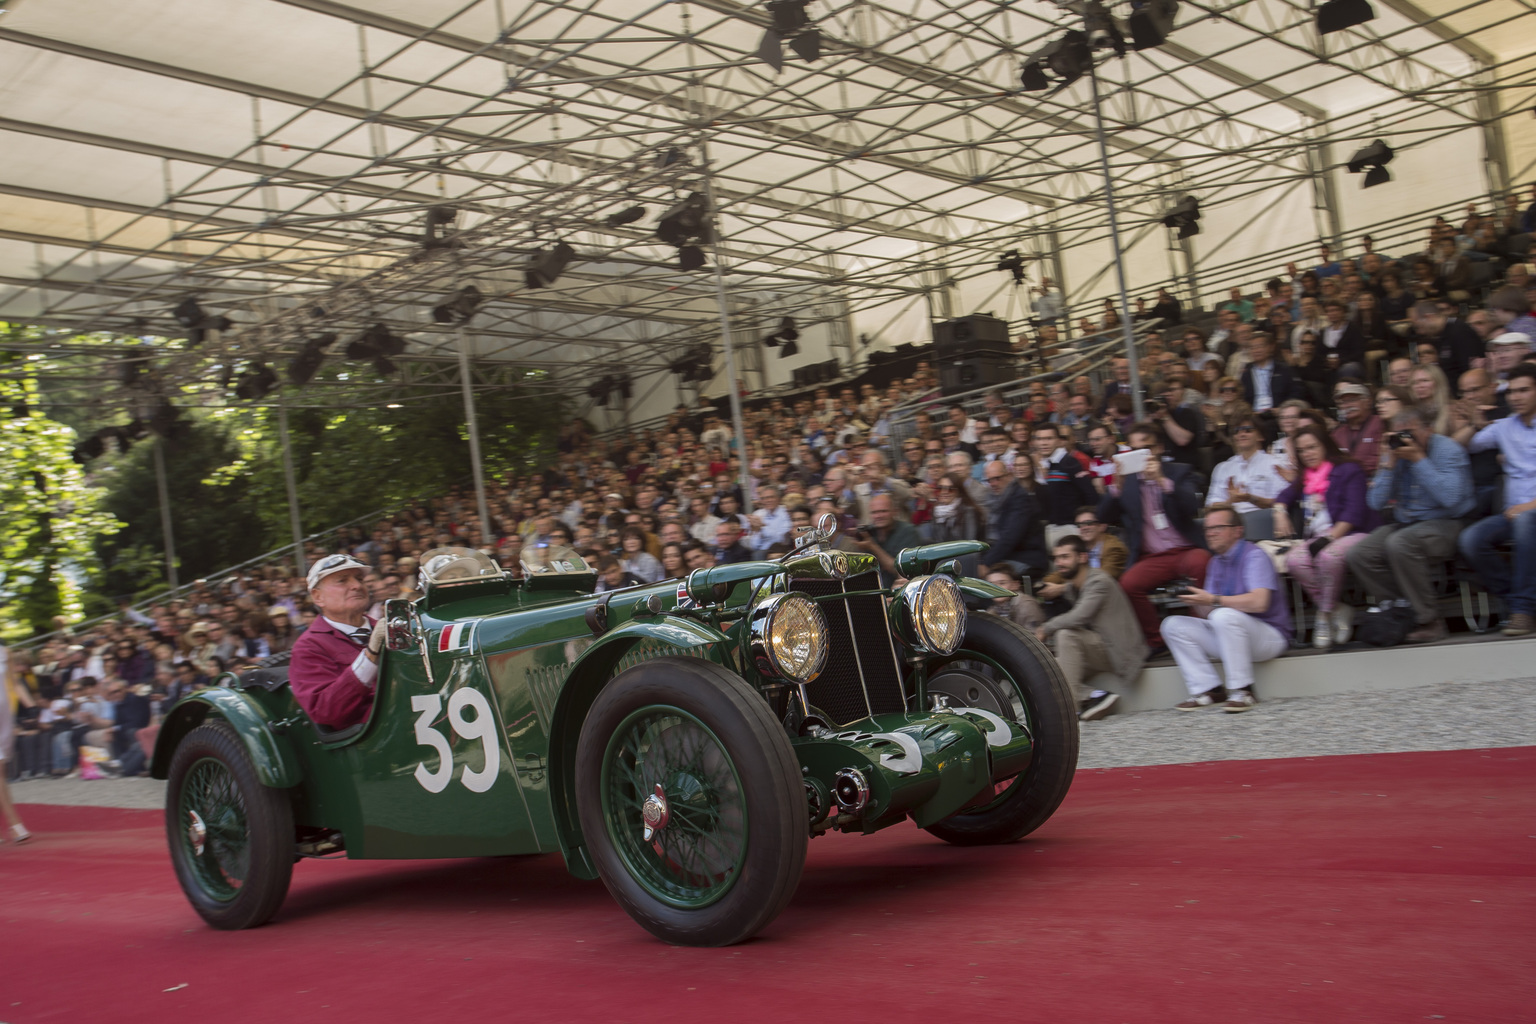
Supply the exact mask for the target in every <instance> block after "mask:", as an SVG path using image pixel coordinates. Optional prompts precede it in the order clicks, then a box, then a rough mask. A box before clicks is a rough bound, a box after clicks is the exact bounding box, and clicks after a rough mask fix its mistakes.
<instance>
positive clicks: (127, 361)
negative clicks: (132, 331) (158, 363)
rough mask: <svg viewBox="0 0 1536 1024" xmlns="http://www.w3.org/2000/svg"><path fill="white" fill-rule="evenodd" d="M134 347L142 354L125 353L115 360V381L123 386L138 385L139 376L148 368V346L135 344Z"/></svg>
mask: <svg viewBox="0 0 1536 1024" xmlns="http://www.w3.org/2000/svg"><path fill="white" fill-rule="evenodd" d="M134 348H135V349H138V350H141V351H142V352H143V353H144V354H143V355H137V354H129V355H125V356H122V357H121V358H119V359H118V361H117V382H118V383H119V384H121V385H122V386H123V387H125V388H132V387H138V385H139V383H140V378H142V377H143V376H144V374H145V372H146V371H147V370H148V369H149V346H148V345H136V346H134ZM130 351H132V350H130Z"/></svg>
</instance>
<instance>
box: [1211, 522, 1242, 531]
mask: <svg viewBox="0 0 1536 1024" xmlns="http://www.w3.org/2000/svg"><path fill="white" fill-rule="evenodd" d="M1242 528H1243V527H1242V524H1240V523H1208V524H1206V527H1205V532H1206V533H1210V532H1211V531H1212V530H1241V529H1242Z"/></svg>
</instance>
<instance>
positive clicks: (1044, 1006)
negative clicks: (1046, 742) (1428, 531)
mask: <svg viewBox="0 0 1536 1024" xmlns="http://www.w3.org/2000/svg"><path fill="white" fill-rule="evenodd" d="M1533 783H1536V748H1521V749H1514V750H1485V751H1476V750H1473V751H1454V752H1448V753H1417V754H1384V755H1371V756H1361V757H1333V758H1316V759H1304V760H1286V761H1240V762H1221V763H1216V764H1202V765H1176V766H1168V767H1158V768H1135V769H1119V770H1113V771H1091V772H1082V773H1080V774H1079V775H1078V779H1077V783H1076V785H1075V786H1074V788H1073V791H1072V795H1071V797H1070V798H1069V799H1068V801H1067V803H1066V804H1065V806H1064V807H1063V808H1062V810H1061V811H1060V812H1058V813H1057V815H1056V817H1055V818H1054V819H1053V820H1052V821H1051V822H1050V823H1049V824H1048V825H1047V826H1046V827H1045V828H1044V829H1042V830H1041V832H1040V833H1039V834H1038V835H1036V836H1035V837H1032V838H1031V839H1029V840H1026V841H1025V842H1023V843H1021V844H1018V845H1016V846H1012V847H1007V848H993V849H983V850H959V849H954V848H952V847H948V846H945V845H944V844H942V843H940V842H938V841H936V840H934V839H931V838H930V837H928V836H927V835H926V834H925V833H921V832H918V831H916V830H915V829H913V828H911V827H910V826H905V827H898V828H896V829H892V830H889V831H887V832H884V833H882V834H880V835H877V836H873V837H867V838H866V837H854V836H831V837H826V838H822V839H818V840H815V841H814V842H813V843H812V844H811V856H810V861H809V864H808V866H807V868H806V873H805V879H804V881H803V882H802V883H801V886H800V890H799V894H798V896H797V897H796V899H795V902H794V903H793V905H791V907H790V908H789V909H788V910H787V911H786V912H785V913H784V915H783V916H782V917H780V918H779V920H778V921H777V922H775V923H774V924H773V925H772V926H770V928H769V929H768V930H767V931H766V932H765V933H764V934H763V935H762V936H761V937H760V938H759V939H757V940H756V941H754V942H751V943H749V944H747V945H744V946H738V947H735V948H732V949H724V950H697V949H675V948H671V947H668V946H664V945H661V944H660V943H657V942H655V941H654V940H652V939H651V938H650V937H649V936H648V935H646V934H645V933H644V932H642V931H641V930H640V929H639V928H638V927H636V926H635V925H634V924H632V923H631V922H630V920H629V919H628V918H627V917H626V916H625V915H624V914H623V913H622V912H621V911H620V910H619V909H618V908H617V907H616V906H615V905H614V904H613V902H612V901H611V900H609V898H608V895H607V893H606V892H605V891H604V890H603V888H602V886H601V885H599V884H597V883H583V882H577V881H574V880H573V879H571V878H570V877H569V876H568V875H566V873H565V870H564V868H563V866H562V864H561V861H560V858H558V857H555V856H544V857H530V858H517V859H501V860H485V861H452V862H404V863H401V862H395V863H348V862H344V861H342V862H323V863H315V862H307V863H304V864H301V865H299V866H298V868H297V870H296V872H295V877H294V888H293V892H292V893H291V895H290V896H289V899H288V903H287V904H286V906H285V907H284V910H283V911H282V913H281V914H280V915H279V917H278V919H277V921H276V922H275V923H274V924H273V925H271V926H269V927H266V928H261V929H258V930H255V931H249V932H241V933H235V934H230V933H221V932H215V931H212V930H210V929H208V928H206V927H205V926H204V925H203V924H202V922H201V920H200V919H198V918H197V917H196V916H195V915H194V914H193V912H192V911H191V909H190V908H189V907H188V906H187V904H186V902H185V901H184V899H183V897H182V896H181V893H180V891H179V890H178V889H177V888H176V885H175V881H174V879H173V878H172V875H171V871H170V867H169V863H168V861H167V858H166V854H165V846H164V840H163V836H162V833H161V831H160V824H159V814H158V812H153V811H104V810H98V809H78V808H63V807H29V808H26V809H25V810H26V814H27V821H28V824H29V825H30V827H31V828H32V829H33V830H34V831H35V832H37V833H39V839H38V840H37V841H36V842H35V843H33V844H32V845H31V846H30V847H12V846H9V845H7V846H4V847H0V1020H3V1021H7V1022H10V1024H19V1022H24V1021H28V1022H30V1021H53V1020H58V1021H70V1022H71V1024H78V1022H80V1021H82V1020H85V1021H111V1022H113V1024H117V1022H121V1021H138V1020H150V1019H156V1020H165V1019H177V1018H181V1019H186V1018H187V1016H188V1015H191V1014H195V1015H196V1016H197V1018H198V1019H211V1020H231V1021H256V1020H260V1021H271V1020H281V1019H285V1018H288V1017H292V1016H297V1015H303V1016H305V1017H313V1019H316V1020H320V1021H324V1022H327V1024H329V1022H334V1021H352V1020H372V1021H383V1020H389V1021H392V1020H437V1019H443V1018H445V1017H447V1015H448V1014H450V1013H453V1014H466V1013H473V1014H475V1015H476V1019H484V1020H492V1021H501V1020H514V1021H516V1020H528V1021H565V1020H572V1021H666V1022H669V1024H677V1022H679V1021H699V1020H712V1019H720V1020H725V1021H731V1022H737V1021H760V1020H761V1021H768V1020H772V1021H779V1022H782V1021H786V1020H789V1021H793V1020H801V1019H812V1018H814V1019H816V1020H818V1021H838V1020H880V1021H889V1022H896V1021H909V1020H945V1021H948V1020H971V1021H975V1020H986V1021H992V1020H1007V1021H1025V1020H1032V1021H1033V1020H1038V1021H1052V1022H1077V1021H1085V1022H1086V1021H1136V1022H1142V1021H1180V1022H1183V1021H1192V1020H1201V1021H1203V1020H1210V1021H1218V1020H1219V1021H1223V1022H1233V1024H1238V1022H1243V1024H1246V1022H1249V1021H1269V1020H1277V1021H1279V1020H1284V1021H1319V1022H1332V1021H1349V1022H1351V1024H1354V1022H1361V1021H1424V1020H1439V1019H1443V1020H1447V1021H1518V1020H1531V1019H1533V1018H1536V974H1533V963H1532V961H1533V960H1536V786H1533ZM167 989H174V991H165V990H167Z"/></svg>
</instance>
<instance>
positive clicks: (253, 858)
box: [165, 721, 294, 929]
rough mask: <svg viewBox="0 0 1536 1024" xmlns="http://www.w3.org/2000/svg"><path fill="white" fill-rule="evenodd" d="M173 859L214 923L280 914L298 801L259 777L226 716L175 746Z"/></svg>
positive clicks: (251, 922) (169, 794) (169, 802)
mask: <svg viewBox="0 0 1536 1024" xmlns="http://www.w3.org/2000/svg"><path fill="white" fill-rule="evenodd" d="M165 830H166V840H167V842H168V843H169V845H170V852H171V864H172V866H173V867H174V868H175V870H176V880H177V881H178V882H180V883H181V888H182V891H183V892H184V893H186V896H187V900H188V901H189V902H190V903H191V904H192V907H193V909H194V910H196V911H197V912H198V914H200V915H201V916H202V918H203V920H205V921H207V922H208V923H209V924H211V925H213V926H214V927H215V928H223V929H239V928H254V927H256V926H257V925H262V924H265V923H266V922H267V921H269V920H271V919H272V916H273V915H274V914H276V913H277V909H278V907H280V906H282V903H283V899H284V898H285V897H286V896H287V895H288V883H289V882H290V881H291V879H292V877H293V856H294V828H293V808H292V806H291V805H290V803H289V797H288V794H287V793H286V792H285V791H283V790H279V789H271V788H269V787H267V786H263V785H262V784H261V780H260V779H259V778H257V775H256V768H255V766H254V765H253V764H251V759H250V756H249V755H248V754H247V753H246V751H245V747H244V745H243V744H242V743H241V742H240V740H239V738H238V737H237V736H236V735H235V734H234V732H233V731H232V730H231V729H230V727H229V726H228V725H226V724H224V723H223V722H218V721H215V722H208V723H205V724H203V725H200V726H198V727H197V728H196V729H193V730H192V731H191V732H190V733H188V734H187V735H186V738H185V739H183V740H182V741H181V744H180V745H179V746H177V748H176V754H175V756H174V757H173V758H172V759H171V768H170V772H169V776H168V784H167V786H166V794H165Z"/></svg>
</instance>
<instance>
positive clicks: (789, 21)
mask: <svg viewBox="0 0 1536 1024" xmlns="http://www.w3.org/2000/svg"><path fill="white" fill-rule="evenodd" d="M808 2H809V0H768V13H769V14H770V15H771V16H772V17H773V24H772V25H770V26H769V28H768V31H766V32H764V33H763V40H762V42H760V43H758V44H757V56H758V57H759V58H760V59H761V60H762V61H763V63H764V64H767V65H768V66H769V67H771V68H773V70H774V73H775V74H777V73H778V72H780V71H782V70H784V41H785V40H786V39H787V40H789V48H790V49H791V50H793V51H795V56H797V57H799V58H800V59H801V60H805V61H812V60H816V59H817V58H819V57H820V56H821V33H820V32H819V31H817V30H816V29H814V28H812V27H811V19H810V16H809V15H807V14H806V13H805V7H806V4H807V3H808Z"/></svg>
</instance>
